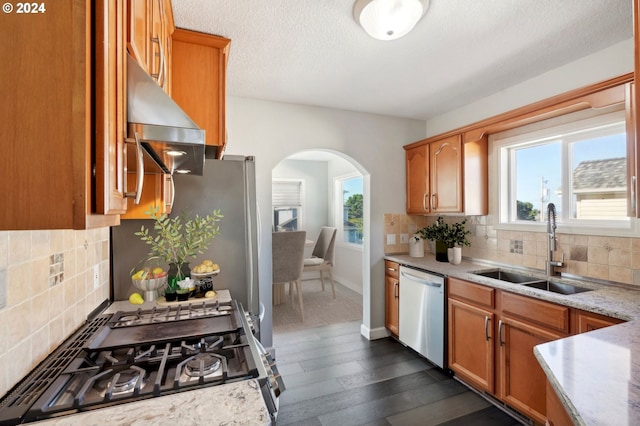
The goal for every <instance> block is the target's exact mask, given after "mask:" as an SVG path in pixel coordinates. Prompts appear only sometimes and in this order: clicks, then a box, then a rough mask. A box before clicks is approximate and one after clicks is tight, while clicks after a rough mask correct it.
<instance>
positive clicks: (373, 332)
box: [360, 324, 389, 340]
mask: <svg viewBox="0 0 640 426" xmlns="http://www.w3.org/2000/svg"><path fill="white" fill-rule="evenodd" d="M360 334H361V335H363V336H364V337H365V338H366V339H367V340H377V339H384V338H385V337H389V331H388V330H387V329H386V328H384V327H378V328H374V329H369V328H367V327H365V325H364V324H361V325H360Z"/></svg>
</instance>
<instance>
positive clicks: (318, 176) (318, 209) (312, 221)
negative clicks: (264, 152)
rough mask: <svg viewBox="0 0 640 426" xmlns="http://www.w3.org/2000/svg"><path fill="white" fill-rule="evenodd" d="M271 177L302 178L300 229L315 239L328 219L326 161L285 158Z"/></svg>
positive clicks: (310, 238)
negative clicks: (302, 198) (302, 197)
mask: <svg viewBox="0 0 640 426" xmlns="http://www.w3.org/2000/svg"><path fill="white" fill-rule="evenodd" d="M272 177H273V178H285V179H301V180H303V182H304V183H303V191H304V194H303V196H304V200H303V211H302V218H303V221H302V229H304V230H305V231H307V239H309V240H313V239H315V236H316V235H318V233H319V232H320V228H321V227H323V226H326V225H327V224H328V223H329V219H330V217H329V211H328V209H327V198H328V197H329V189H328V185H327V162H326V161H302V160H286V159H285V160H282V161H281V162H280V163H278V164H277V166H276V167H275V168H274V169H273V173H272ZM269 208H270V209H271V203H269ZM269 214H271V210H269Z"/></svg>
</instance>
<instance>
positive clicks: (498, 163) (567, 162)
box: [489, 109, 640, 237]
mask: <svg viewBox="0 0 640 426" xmlns="http://www.w3.org/2000/svg"><path fill="white" fill-rule="evenodd" d="M574 114H575V115H576V117H575V118H574V119H571V116H572V115H573V114H567V115H566V116H560V117H556V118H554V119H550V120H548V121H547V122H538V123H535V124H534V125H532V126H535V127H537V128H535V130H530V131H528V130H527V128H528V127H529V126H523V127H521V128H514V129H511V130H509V131H507V132H504V135H503V134H493V135H491V137H490V139H489V141H490V156H489V170H490V173H489V185H490V187H492V188H497V193H496V194H495V195H494V196H493V197H492V200H491V204H492V205H493V208H492V209H491V210H493V211H494V212H496V229H503V230H514V231H536V232H540V231H543V230H544V229H546V221H535V222H532V221H523V220H517V218H516V214H517V213H516V212H513V211H512V209H514V208H515V207H514V206H515V204H513V206H512V203H511V202H510V200H511V199H514V198H515V188H514V187H515V185H513V182H515V170H513V169H512V168H510V166H509V162H510V161H513V157H514V156H515V150H513V149H512V148H514V147H517V146H518V145H522V146H525V145H527V146H531V147H533V146H536V145H542V144H544V143H545V142H548V141H549V140H553V139H558V137H559V135H561V134H562V133H569V135H568V136H566V137H565V139H566V140H565V141H563V142H561V151H562V157H561V162H562V164H561V170H562V172H561V181H562V190H563V193H564V192H566V191H567V190H570V185H571V179H570V175H571V173H572V166H571V158H570V155H569V144H570V143H574V142H576V141H577V140H580V138H578V137H577V135H579V134H580V133H586V132H590V133H592V130H586V127H585V126H589V127H591V128H593V127H606V126H611V125H616V126H617V125H619V126H621V128H622V130H623V131H624V132H625V133H626V132H627V131H628V127H627V126H626V122H625V121H626V118H628V117H626V116H625V111H624V109H617V110H615V111H613V112H610V111H608V112H605V113H602V114H598V115H593V113H591V116H586V117H585V116H580V113H574ZM621 119H622V124H613V123H619V122H620V120H621ZM581 125H582V127H584V128H585V130H579V129H578V127H580V126H581ZM596 132H597V130H596ZM625 156H626V158H627V167H630V166H631V161H630V158H629V153H628V152H626V153H625ZM627 175H628V173H627ZM628 185H629V182H628V178H627V186H628ZM567 193H571V192H570V191H569V192H567ZM569 198H571V197H563V198H562V200H561V203H562V205H561V208H560V209H559V210H560V211H561V212H562V213H561V215H562V217H560V218H559V221H558V232H562V233H566V234H587V235H606V236H626V237H628V236H639V235H640V233H639V232H638V227H637V221H636V220H634V218H633V217H629V216H626V220H604V219H603V220H587V219H573V218H571V217H570V216H571V213H572V211H573V210H572V209H573V206H572V204H573V202H572V201H571V200H570V199H569ZM627 202H630V200H629V199H628V198H627ZM543 214H544V212H543Z"/></svg>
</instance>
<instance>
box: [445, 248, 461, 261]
mask: <svg viewBox="0 0 640 426" xmlns="http://www.w3.org/2000/svg"><path fill="white" fill-rule="evenodd" d="M447 256H448V258H449V263H451V264H452V265H459V264H460V262H462V247H453V248H448V249H447Z"/></svg>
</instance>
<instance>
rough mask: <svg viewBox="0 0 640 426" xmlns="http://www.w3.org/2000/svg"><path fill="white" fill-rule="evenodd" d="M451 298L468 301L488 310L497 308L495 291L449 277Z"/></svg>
mask: <svg viewBox="0 0 640 426" xmlns="http://www.w3.org/2000/svg"><path fill="white" fill-rule="evenodd" d="M448 288H449V297H453V298H455V299H463V300H468V301H470V302H473V303H475V304H476V305H480V306H485V307H487V308H494V307H495V291H496V290H495V289H494V288H491V287H486V286H483V285H480V284H474V283H471V282H469V281H463V280H459V279H457V278H451V277H449V283H448Z"/></svg>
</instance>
